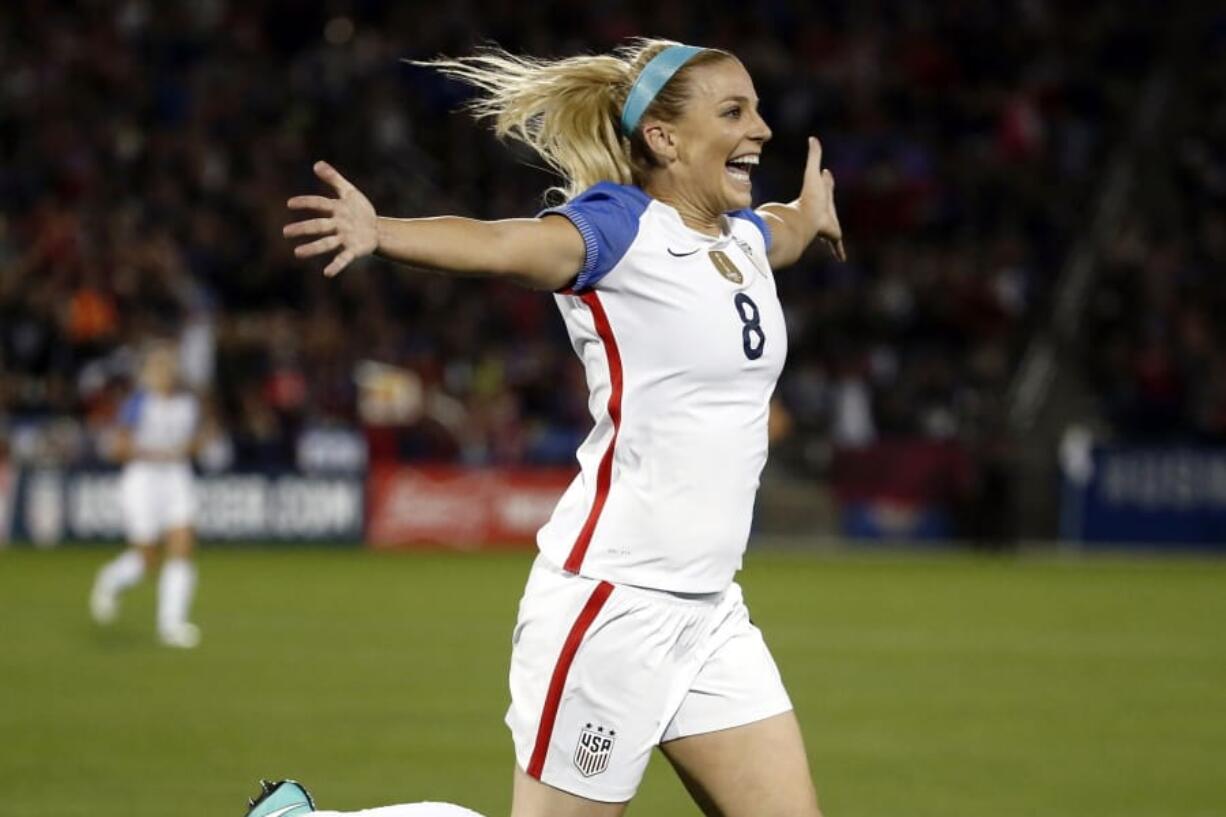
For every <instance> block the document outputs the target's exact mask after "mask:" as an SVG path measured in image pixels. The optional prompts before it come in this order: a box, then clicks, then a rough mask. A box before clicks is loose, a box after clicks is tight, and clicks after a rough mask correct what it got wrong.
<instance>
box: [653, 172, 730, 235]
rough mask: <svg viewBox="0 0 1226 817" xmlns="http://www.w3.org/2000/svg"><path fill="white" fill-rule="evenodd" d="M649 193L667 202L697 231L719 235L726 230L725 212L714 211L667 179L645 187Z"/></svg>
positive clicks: (683, 221)
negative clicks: (694, 199)
mask: <svg viewBox="0 0 1226 817" xmlns="http://www.w3.org/2000/svg"><path fill="white" fill-rule="evenodd" d="M644 189H645V191H646V193H647V195H649V196H651V197H652V198H653V199H655V200H656V201H659V202H661V203H663V204H667V205H668V206H669V207H671V208H673V209H674V210H676V211H677V215H679V216H681V223H682V224H684V225H685V226H686V227H689V228H690V229H691V230H693V231H694V232H697V233H702V234H703V235H710V236H719V235H722V234H723V232H724V229H723V227H724V214H723V213H712V212H710V208H705V207H703V206H702V205H701V204H699V203H698V202H696V201H693V200H692V199H691V197H688V196H686V195H685V194H684V192H683V191H681V190H678V189H677V188H676V187H675V186H674V185H672V184H669V183H668V181H667V180H665V179H655V180H653V183H652V184H649V185H648V186H647V187H645V188H644Z"/></svg>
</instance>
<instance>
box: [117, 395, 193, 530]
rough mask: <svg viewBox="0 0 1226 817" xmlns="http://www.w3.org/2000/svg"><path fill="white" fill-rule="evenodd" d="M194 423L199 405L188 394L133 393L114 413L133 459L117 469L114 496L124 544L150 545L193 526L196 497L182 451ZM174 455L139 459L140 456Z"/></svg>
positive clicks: (185, 448)
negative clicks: (120, 512) (168, 533)
mask: <svg viewBox="0 0 1226 817" xmlns="http://www.w3.org/2000/svg"><path fill="white" fill-rule="evenodd" d="M199 423H200V405H199V402H198V401H197V400H196V398H195V397H193V396H192V395H190V394H187V393H176V394H172V395H159V394H155V393H153V392H149V391H143V390H142V391H137V392H135V393H133V394H132V396H131V397H129V398H128V399H127V401H125V402H124V404H123V406H122V407H121V408H120V411H119V424H120V425H121V426H123V427H124V428H126V429H127V430H128V432H129V433H130V434H131V435H132V446H133V449H134V451H135V454H134V456H133V458H132V459H131V460H129V461H128V463H127V464H126V465H125V466H124V468H123V475H122V477H121V479H120V494H121V501H122V503H123V516H124V527H125V529H126V532H127V536H128V541H129V542H130V543H131V544H134V545H150V544H153V543H155V542H157V540H158V539H159V538H160V537H161V536H162V534H163V533H165V532H166V531H168V530H173V529H174V528H181V527H191V526H192V525H194V524H195V515H196V498H195V486H194V479H193V476H192V468H191V463H190V461H189V460H188V457H187V456H186V454H185V453H182V452H186V450H187V448H188V446H189V445H190V443H191V441H192V439H193V438H194V437H195V435H196V431H197V428H198V427H199ZM142 452H144V453H146V454H159V453H163V452H165V453H168V454H174V455H176V456H175V458H174V459H169V460H166V459H148V458H146V459H142V458H141V453H142Z"/></svg>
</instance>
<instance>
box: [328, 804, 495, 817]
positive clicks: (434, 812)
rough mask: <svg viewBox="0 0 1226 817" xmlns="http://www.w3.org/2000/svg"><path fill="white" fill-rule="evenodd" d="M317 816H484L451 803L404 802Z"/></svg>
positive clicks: (329, 812) (330, 812)
mask: <svg viewBox="0 0 1226 817" xmlns="http://www.w3.org/2000/svg"><path fill="white" fill-rule="evenodd" d="M313 814H314V815H315V817H482V816H481V815H480V814H478V813H477V812H475V811H473V810H472V809H467V808H464V807H463V806H456V805H452V804H451V803H403V804H401V805H399V806H383V807H382V808H368V809H363V810H362V811H316V812H313Z"/></svg>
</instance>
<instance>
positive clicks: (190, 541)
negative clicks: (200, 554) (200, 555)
mask: <svg viewBox="0 0 1226 817" xmlns="http://www.w3.org/2000/svg"><path fill="white" fill-rule="evenodd" d="M165 541H166V553H167V555H169V556H173V557H175V558H178V559H186V558H188V557H189V556H191V555H192V551H193V550H195V548H196V533H195V531H193V530H192V529H191V528H190V527H187V526H184V527H179V528H171V529H170V530H168V531H166V536H165Z"/></svg>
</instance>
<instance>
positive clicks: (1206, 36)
mask: <svg viewBox="0 0 1226 817" xmlns="http://www.w3.org/2000/svg"><path fill="white" fill-rule="evenodd" d="M1197 36H1198V37H1199V42H1197V43H1195V44H1194V45H1191V46H1190V48H1189V51H1190V53H1189V54H1188V55H1187V57H1186V60H1187V64H1188V65H1189V66H1190V67H1191V69H1192V70H1189V71H1187V72H1180V73H1179V74H1178V75H1177V77H1176V79H1175V82H1176V83H1177V87H1176V88H1175V94H1174V96H1173V100H1172V103H1173V104H1172V105H1171V110H1170V112H1169V114H1168V116H1166V117H1164V122H1163V126H1162V130H1161V134H1160V136H1161V138H1160V139H1159V140H1158V143H1157V144H1156V145H1155V146H1154V149H1153V151H1152V155H1148V156H1146V157H1145V158H1144V160H1143V161H1142V162H1141V165H1140V174H1139V179H1138V183H1139V191H1138V194H1137V195H1135V196H1133V197H1132V201H1133V206H1131V207H1130V208H1129V212H1128V215H1127V217H1126V219H1125V224H1124V228H1123V229H1122V230H1121V232H1120V235H1119V236H1117V237H1115V239H1114V240H1113V241H1112V242H1111V243H1110V244H1109V246H1108V248H1107V252H1106V253H1105V255H1104V258H1103V270H1102V276H1101V280H1100V283H1099V286H1098V287H1097V289H1096V291H1095V293H1094V296H1093V298H1092V299H1091V302H1090V309H1089V314H1088V316H1087V317H1088V320H1087V327H1086V329H1087V341H1088V342H1086V343H1085V344H1083V346H1082V348H1083V349H1084V350H1085V360H1084V365H1085V369H1086V371H1087V373H1088V375H1089V379H1090V382H1091V383H1092V384H1093V385H1094V391H1095V393H1096V394H1097V395H1098V396H1099V398H1100V400H1101V409H1102V413H1103V416H1104V418H1105V419H1106V420H1107V422H1108V424H1109V428H1110V431H1111V432H1113V433H1114V434H1115V435H1117V436H1118V437H1119V438H1121V439H1125V440H1138V441H1144V442H1168V441H1180V442H1216V443H1219V444H1220V443H1224V442H1226V332H1224V331H1223V326H1224V325H1223V323H1222V321H1221V316H1222V315H1223V314H1226V275H1223V272H1226V147H1224V146H1226V11H1222V10H1219V11H1218V13H1217V15H1216V18H1215V19H1214V22H1213V24H1211V25H1209V26H1207V27H1205V28H1204V29H1202V30H1200V31H1198V32H1197Z"/></svg>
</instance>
